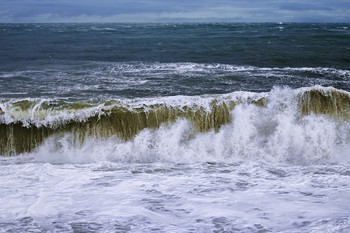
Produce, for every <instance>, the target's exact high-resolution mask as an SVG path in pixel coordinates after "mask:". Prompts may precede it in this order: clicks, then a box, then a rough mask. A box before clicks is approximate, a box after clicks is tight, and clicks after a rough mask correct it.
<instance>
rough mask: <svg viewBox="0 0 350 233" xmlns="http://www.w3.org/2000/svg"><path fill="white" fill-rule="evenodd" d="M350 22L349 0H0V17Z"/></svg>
mask: <svg viewBox="0 0 350 233" xmlns="http://www.w3.org/2000/svg"><path fill="white" fill-rule="evenodd" d="M280 21H283V22H350V1H348V0H333V1H332V0H319V1H311V0H309V1H307V0H306V1H301V0H299V1H298V0H292V1H288V0H284V1H282V0H266V1H262V0H250V1H243V0H232V1H228V0H218V1H214V0H192V1H188V0H172V1H164V0H114V1H113V0H103V1H97V0H74V1H72V0H71V1H68V0H56V1H54V0H0V22H3V23H11V22H34V23H36V22H48V23H50V22H280Z"/></svg>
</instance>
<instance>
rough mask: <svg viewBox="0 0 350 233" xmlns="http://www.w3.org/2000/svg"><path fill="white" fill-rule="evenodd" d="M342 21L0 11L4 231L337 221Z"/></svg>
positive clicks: (341, 170)
mask: <svg viewBox="0 0 350 233" xmlns="http://www.w3.org/2000/svg"><path fill="white" fill-rule="evenodd" d="M348 28H349V25H348V24H273V23H271V24H0V154H1V156H0V176H1V177H2V178H1V182H0V192H1V193H2V197H3V198H1V199H0V206H1V207H0V232H26V231H28V232H29V231H32V232H348V231H349V230H350V228H349V226H350V218H349V216H350V212H349V210H350V206H349V204H348V203H349V202H348V197H349V196H350V185H349V184H350V164H349V162H350V93H349V92H350V88H349V87H350V85H349V84H350V70H349V61H350V57H349V54H350V53H349V52H350V51H349V49H350V45H349V41H350V33H349V29H348Z"/></svg>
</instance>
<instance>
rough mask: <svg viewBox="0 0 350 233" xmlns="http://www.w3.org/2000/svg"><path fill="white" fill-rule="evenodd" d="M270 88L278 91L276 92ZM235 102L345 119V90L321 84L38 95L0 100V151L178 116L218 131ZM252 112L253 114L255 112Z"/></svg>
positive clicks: (348, 111) (113, 132)
mask: <svg viewBox="0 0 350 233" xmlns="http://www.w3.org/2000/svg"><path fill="white" fill-rule="evenodd" d="M276 92H277V93H279V92H281V93H283V95H282V96H279V95H276V94H275V93H276ZM286 93H287V94H288V95H286ZM236 106H240V107H242V106H246V107H247V108H257V109H262V110H261V111H271V110H269V109H272V111H271V113H270V114H284V112H285V111H287V110H288V111H292V114H295V115H296V116H298V117H299V118H300V117H301V118H302V117H304V116H306V115H310V114H315V115H318V116H322V115H324V116H326V117H328V118H334V119H337V120H340V121H349V120H350V95H349V93H348V92H345V91H341V90H337V89H334V88H322V87H314V88H308V89H295V90H291V89H288V90H287V91H286V90H284V91H282V90H273V91H271V92H270V93H249V92H247V93H241V92H238V93H231V94H227V95H219V96H206V97H204V96H203V97H181V96H178V97H172V98H170V99H169V98H163V99H162V98H158V99H157V98H155V99H139V100H138V101H135V100H129V101H125V100H124V102H123V101H105V102H101V103H93V102H65V101H63V100H52V101H50V100H40V99H39V100H38V99H36V100H29V99H27V100H16V101H7V102H6V101H3V102H2V105H1V109H2V110H1V111H2V112H1V115H0V120H1V124H0V132H1V137H0V153H1V154H2V155H13V154H19V153H23V152H30V151H33V150H35V149H36V148H37V147H38V146H40V145H41V144H42V143H43V142H44V141H45V140H46V139H47V138H49V137H51V136H60V135H61V136H62V135H64V134H71V135H73V136H72V140H73V142H72V143H74V144H76V145H79V144H82V143H84V141H85V140H86V139H87V138H114V137H115V138H119V139H121V140H125V141H128V140H133V138H134V137H135V136H136V135H138V134H139V133H140V132H142V131H143V130H145V129H148V130H157V129H158V128H159V127H161V126H162V125H172V124H174V123H175V122H176V121H177V120H179V119H186V120H187V121H188V122H190V124H191V125H192V130H191V134H192V135H196V134H199V133H205V132H208V131H214V132H219V131H220V129H221V128H222V127H223V126H225V125H229V124H235V122H236V121H237V119H235V115H234V114H233V110H234V109H235V107H236ZM290 108H292V110H290ZM264 109H266V110H264ZM250 117H252V116H250ZM253 117H254V118H256V120H259V115H254V116H253ZM271 117H272V116H271ZM265 130H269V129H265ZM227 140H230V139H229V138H228V139H227Z"/></svg>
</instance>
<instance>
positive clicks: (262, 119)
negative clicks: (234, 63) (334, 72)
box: [33, 87, 350, 164]
mask: <svg viewBox="0 0 350 233" xmlns="http://www.w3.org/2000/svg"><path fill="white" fill-rule="evenodd" d="M319 88H322V87H319ZM322 89H324V88H322ZM328 89H331V88H325V90H328ZM299 91H300V90H291V89H288V88H276V89H274V90H273V91H271V92H270V93H269V97H268V101H267V106H266V107H259V106H256V105H252V104H247V103H246V102H242V103H239V104H238V105H237V106H236V107H235V108H234V110H233V111H232V123H231V124H228V125H225V126H223V127H222V128H221V129H220V130H219V132H214V131H209V132H205V133H198V132H195V130H194V129H193V127H192V125H191V123H190V122H189V121H187V120H185V119H179V120H178V121H177V122H175V123H174V124H165V125H162V126H161V127H160V128H159V129H155V130H152V129H146V130H143V131H142V132H141V133H139V134H138V135H137V136H136V137H135V138H134V139H133V140H130V141H121V140H118V139H116V138H108V139H95V138H91V139H89V140H88V141H86V142H85V143H84V144H83V145H80V146H79V145H75V144H72V143H71V142H72V141H74V140H72V139H71V138H70V136H69V135H65V136H64V137H62V138H57V137H54V138H51V139H49V140H48V141H47V142H46V143H45V144H44V145H42V146H41V147H40V148H39V149H38V150H37V151H36V152H34V153H33V156H34V157H35V158H37V159H40V161H52V160H54V161H55V162H63V163H65V162H78V163H86V162H87V163H90V162H97V161H119V162H141V163H144V162H159V161H161V162H173V163H194V162H208V161H212V162H225V163H226V162H234V161H237V160H258V161H268V162H275V163H280V162H283V163H296V164H309V163H323V162H329V161H338V162H342V161H348V160H349V158H350V152H349V151H347V150H346V149H347V148H349V146H350V140H349V138H350V137H349V132H350V122H348V121H343V120H339V119H338V120H337V119H333V118H328V117H325V116H317V115H313V114H311V115H308V116H303V115H301V113H300V112H299V111H298V101H297V94H298V93H299ZM230 97H231V98H232V96H230Z"/></svg>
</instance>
